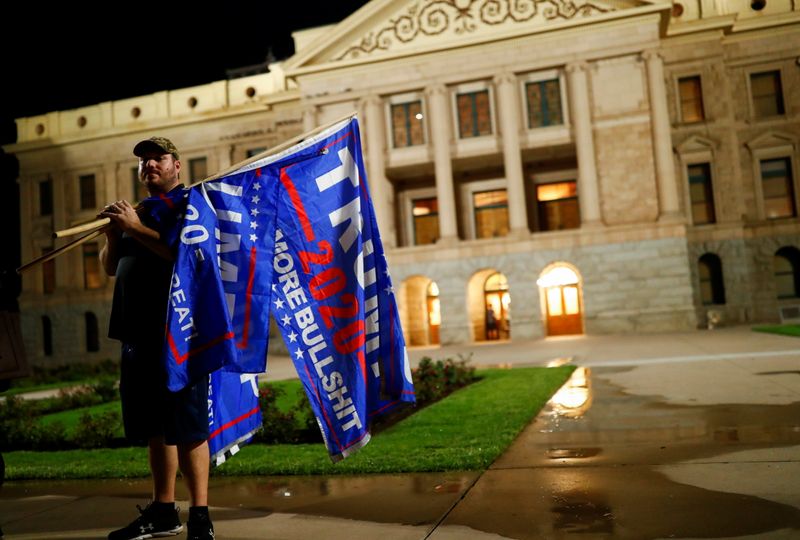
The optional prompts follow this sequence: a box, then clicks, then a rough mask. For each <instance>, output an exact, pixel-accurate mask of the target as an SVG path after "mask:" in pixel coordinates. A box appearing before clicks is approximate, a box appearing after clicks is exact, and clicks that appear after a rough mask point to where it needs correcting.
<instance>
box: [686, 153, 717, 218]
mask: <svg viewBox="0 0 800 540" xmlns="http://www.w3.org/2000/svg"><path fill="white" fill-rule="evenodd" d="M688 176H689V200H690V201H691V205H692V223H694V224H695V225H703V224H705V223H715V222H716V215H715V213H714V191H713V189H712V188H711V166H710V165H709V164H708V163H698V164H696V165H689V167H688Z"/></svg>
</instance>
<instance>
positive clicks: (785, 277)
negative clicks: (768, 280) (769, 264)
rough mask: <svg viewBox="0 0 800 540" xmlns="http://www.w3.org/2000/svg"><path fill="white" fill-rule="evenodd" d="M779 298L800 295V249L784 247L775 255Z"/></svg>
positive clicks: (774, 263)
mask: <svg viewBox="0 0 800 540" xmlns="http://www.w3.org/2000/svg"><path fill="white" fill-rule="evenodd" d="M773 265H774V268H775V289H776V292H777V296H778V299H779V300H780V299H784V298H798V297H800V250H798V249H797V248H794V247H782V248H780V249H779V250H778V251H776V252H775V257H773Z"/></svg>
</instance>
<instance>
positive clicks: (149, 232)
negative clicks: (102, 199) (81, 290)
mask: <svg viewBox="0 0 800 540" xmlns="http://www.w3.org/2000/svg"><path fill="white" fill-rule="evenodd" d="M100 216H102V217H107V218H109V219H111V222H112V223H114V224H115V225H116V226H117V228H119V230H120V231H124V232H126V233H128V234H129V235H130V236H132V237H133V238H134V239H135V240H136V241H137V242H139V243H140V244H142V245H143V246H144V247H146V248H147V249H149V250H150V251H152V252H153V253H155V254H156V255H158V256H159V257H161V258H163V259H166V260H168V261H171V260H173V259H174V257H173V255H172V251H170V249H169V247H168V246H167V245H166V244H164V242H162V241H161V235H160V234H159V233H158V231H156V230H154V229H151V228H150V227H148V226H147V225H145V224H144V223H142V221H141V220H140V219H139V215H138V214H137V213H136V210H135V209H134V208H133V206H131V203H129V202H128V201H118V202H115V203H113V204H110V205H108V206H106V207H105V209H104V210H103V211H102V212H100ZM106 239H107V242H106V247H105V248H103V251H101V253H100V258H101V260H102V261H103V267H104V268H105V270H106V273H109V272H108V270H109V266H106V262H109V263H113V270H114V273H116V269H117V264H116V263H117V262H118V261H119V257H118V256H116V253H115V248H116V243H117V240H118V239H119V236H118V237H117V239H116V240H113V241H112V240H110V236H109V233H106ZM103 252H105V254H106V258H105V259H103ZM112 255H113V256H112ZM109 275H112V274H110V273H109Z"/></svg>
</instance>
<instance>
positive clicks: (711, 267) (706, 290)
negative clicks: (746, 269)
mask: <svg viewBox="0 0 800 540" xmlns="http://www.w3.org/2000/svg"><path fill="white" fill-rule="evenodd" d="M697 270H698V274H699V275H700V300H701V301H702V302H703V305H704V306H708V305H711V304H724V303H725V283H724V282H723V280H722V261H720V259H719V257H718V256H716V255H714V254H713V253H706V254H705V255H703V256H702V257H700V259H699V260H698V261H697Z"/></svg>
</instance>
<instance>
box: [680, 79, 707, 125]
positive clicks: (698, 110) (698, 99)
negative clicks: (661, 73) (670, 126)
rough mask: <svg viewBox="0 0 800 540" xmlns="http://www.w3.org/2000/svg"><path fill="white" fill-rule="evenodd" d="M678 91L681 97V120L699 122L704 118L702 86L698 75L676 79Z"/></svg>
mask: <svg viewBox="0 0 800 540" xmlns="http://www.w3.org/2000/svg"><path fill="white" fill-rule="evenodd" d="M678 93H679V94H680V99H681V121H683V122H700V121H702V120H703V119H704V118H705V113H704V111H703V88H702V86H701V85H700V76H699V75H696V76H693V77H683V78H681V79H678Z"/></svg>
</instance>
